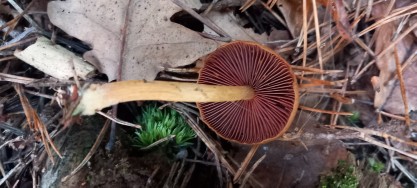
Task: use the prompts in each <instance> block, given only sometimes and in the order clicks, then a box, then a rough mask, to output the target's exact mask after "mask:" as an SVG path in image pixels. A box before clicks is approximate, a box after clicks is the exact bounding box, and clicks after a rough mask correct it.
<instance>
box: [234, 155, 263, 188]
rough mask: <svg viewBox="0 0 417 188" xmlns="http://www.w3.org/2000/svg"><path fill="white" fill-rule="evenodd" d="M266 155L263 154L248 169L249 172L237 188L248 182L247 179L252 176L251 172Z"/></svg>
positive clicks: (241, 187)
mask: <svg viewBox="0 0 417 188" xmlns="http://www.w3.org/2000/svg"><path fill="white" fill-rule="evenodd" d="M265 157H266V154H264V155H263V156H262V157H261V158H259V159H258V160H257V161H256V162H255V163H254V164H253V166H252V167H251V168H250V169H249V171H248V172H247V173H246V175H245V177H244V178H243V181H242V184H241V185H240V186H239V187H240V188H243V187H244V186H245V184H246V182H247V181H248V179H249V177H250V176H251V175H252V173H253V171H254V170H255V169H256V167H258V165H259V164H261V162H262V161H263V160H264V159H265Z"/></svg>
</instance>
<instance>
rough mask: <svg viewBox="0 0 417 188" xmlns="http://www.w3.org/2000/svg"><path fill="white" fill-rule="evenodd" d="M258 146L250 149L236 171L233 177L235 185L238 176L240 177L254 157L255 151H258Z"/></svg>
mask: <svg viewBox="0 0 417 188" xmlns="http://www.w3.org/2000/svg"><path fill="white" fill-rule="evenodd" d="M259 146H260V144H256V145H253V146H252V147H251V148H250V150H249V153H248V154H247V155H246V157H245V159H244V160H243V162H242V163H241V165H240V168H239V169H238V170H237V172H236V174H235V176H234V177H233V182H235V183H236V182H237V181H238V180H239V179H240V176H242V174H243V173H244V172H245V170H246V168H247V167H248V166H249V163H250V161H251V160H252V158H253V156H254V155H255V153H256V151H257V150H258V148H259Z"/></svg>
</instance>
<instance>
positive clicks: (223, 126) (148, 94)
mask: <svg viewBox="0 0 417 188" xmlns="http://www.w3.org/2000/svg"><path fill="white" fill-rule="evenodd" d="M204 62H205V63H204V67H203V68H202V69H201V71H200V76H199V79H198V84H195V83H182V82H163V81H152V82H147V81H138V80H130V81H120V82H114V83H107V84H101V85H100V84H92V85H90V86H89V87H88V89H86V90H84V92H83V93H82V98H81V100H80V103H79V104H78V106H77V108H76V109H75V111H74V114H81V115H92V114H94V113H95V112H96V111H97V110H100V109H102V108H104V107H107V106H111V105H114V104H117V103H121V102H127V101H137V100H161V101H181V102H197V106H198V108H199V109H200V113H201V117H202V120H203V121H204V122H205V123H206V124H207V125H208V126H209V127H210V128H211V129H212V130H213V131H215V132H216V133H217V134H218V135H220V136H221V137H222V138H224V139H226V140H230V141H234V142H238V143H241V144H251V145H253V144H262V143H266V142H268V141H271V140H274V139H275V138H277V137H279V136H281V135H282V134H283V133H284V132H285V131H286V130H287V129H288V127H289V125H290V124H291V122H292V120H293V118H294V116H295V113H296V111H297V106H298V87H297V82H296V78H295V76H294V74H293V72H292V70H291V66H290V65H289V64H288V63H287V62H286V61H285V60H284V59H283V58H281V57H280V56H279V55H277V54H276V53H275V52H274V51H272V50H271V49H269V48H267V47H265V46H262V45H260V44H257V43H254V42H247V41H236V42H231V43H229V44H226V45H223V46H221V47H220V48H218V49H217V50H215V51H214V52H213V53H211V54H210V55H209V56H208V57H207V58H206V59H205V60H204Z"/></svg>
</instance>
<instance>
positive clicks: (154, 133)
mask: <svg viewBox="0 0 417 188" xmlns="http://www.w3.org/2000/svg"><path fill="white" fill-rule="evenodd" d="M137 121H138V122H139V123H140V124H141V125H142V128H143V130H142V131H140V130H138V131H136V132H135V136H134V146H136V147H139V148H145V147H148V146H150V145H151V144H154V143H155V142H157V141H159V140H161V139H166V141H164V142H163V143H165V144H164V145H166V143H169V144H171V145H173V146H174V147H179V148H182V147H187V146H189V145H191V144H192V143H191V142H190V141H191V140H192V139H193V138H195V137H196V135H195V133H194V131H193V130H192V129H191V128H190V127H189V126H188V124H187V123H186V122H185V120H184V118H183V117H182V116H181V115H180V114H179V113H178V112H176V111H175V110H173V109H170V108H164V109H162V110H160V109H158V107H157V106H156V104H149V105H145V106H144V107H143V108H142V115H141V116H138V117H137Z"/></svg>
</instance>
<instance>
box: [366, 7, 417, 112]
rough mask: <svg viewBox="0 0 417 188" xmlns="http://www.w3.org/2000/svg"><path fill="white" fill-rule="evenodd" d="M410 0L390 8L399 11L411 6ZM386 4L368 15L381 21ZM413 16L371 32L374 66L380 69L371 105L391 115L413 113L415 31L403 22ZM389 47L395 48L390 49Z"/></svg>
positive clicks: (415, 99)
mask: <svg viewBox="0 0 417 188" xmlns="http://www.w3.org/2000/svg"><path fill="white" fill-rule="evenodd" d="M412 2H413V1H410V0H405V1H397V2H396V3H395V5H394V7H393V8H395V9H400V8H406V7H407V6H411V5H412ZM387 9H388V4H386V3H381V4H378V5H375V6H374V7H373V9H372V15H373V16H374V17H376V18H377V19H378V20H381V19H383V18H384V16H385V15H386V10H387ZM413 17H416V16H415V15H414V16H411V17H404V18H401V19H397V20H394V21H392V22H389V23H386V24H384V25H382V26H380V27H379V28H377V29H376V31H375V35H374V37H375V53H376V54H377V56H376V65H377V66H378V69H379V70H380V72H379V76H378V77H374V79H377V83H376V84H375V85H377V86H376V87H377V88H378V90H377V91H376V92H375V101H374V103H375V104H374V105H375V107H377V108H382V109H384V110H386V111H388V112H390V113H393V114H405V113H409V111H414V110H417V95H416V93H417V85H416V83H417V80H416V79H417V78H416V76H415V74H416V68H417V63H416V62H417V58H415V56H416V54H417V36H416V35H415V34H414V33H413V31H414V32H415V31H416V30H417V23H412V22H408V24H407V21H408V20H410V19H413ZM393 44H394V45H395V46H393ZM394 51H397V52H398V58H399V61H400V63H401V64H402V67H401V72H402V74H403V78H404V83H405V88H406V93H407V95H406V96H407V99H408V100H407V101H408V110H409V111H407V112H405V111H404V110H405V108H404V107H405V106H404V103H403V98H402V95H401V89H400V83H399V80H398V75H397V74H396V70H397V68H396V58H395V53H394Z"/></svg>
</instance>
